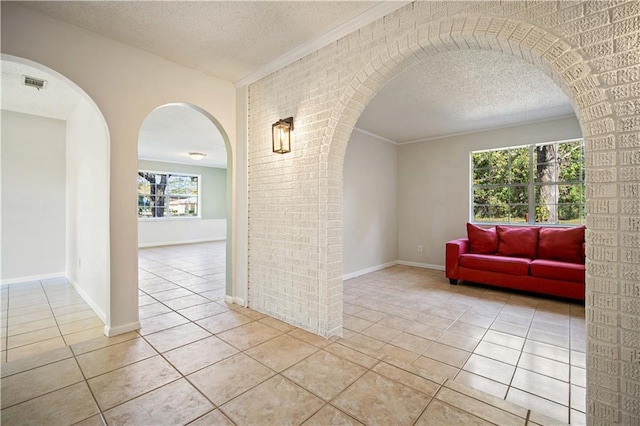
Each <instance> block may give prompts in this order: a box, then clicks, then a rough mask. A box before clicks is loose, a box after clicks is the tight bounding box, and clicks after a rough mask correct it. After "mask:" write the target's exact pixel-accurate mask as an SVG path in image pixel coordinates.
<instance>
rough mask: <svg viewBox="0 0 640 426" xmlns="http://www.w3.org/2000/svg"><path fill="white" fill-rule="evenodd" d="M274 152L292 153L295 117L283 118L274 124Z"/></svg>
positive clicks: (272, 127) (272, 128)
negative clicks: (292, 133)
mask: <svg viewBox="0 0 640 426" xmlns="http://www.w3.org/2000/svg"><path fill="white" fill-rule="evenodd" d="M271 130H272V132H273V152H277V153H278V154H286V153H287V152H291V131H292V130H293V117H289V118H283V119H282V120H278V121H277V122H276V123H273V125H272V126H271Z"/></svg>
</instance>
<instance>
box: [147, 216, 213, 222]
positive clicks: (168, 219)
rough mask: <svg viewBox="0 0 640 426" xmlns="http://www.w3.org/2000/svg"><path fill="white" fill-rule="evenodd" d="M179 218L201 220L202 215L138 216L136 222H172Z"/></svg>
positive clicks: (179, 219)
mask: <svg viewBox="0 0 640 426" xmlns="http://www.w3.org/2000/svg"><path fill="white" fill-rule="evenodd" d="M181 220H202V216H191V217H171V216H169V217H139V218H138V222H174V221H181Z"/></svg>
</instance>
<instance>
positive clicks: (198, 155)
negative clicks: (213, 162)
mask: <svg viewBox="0 0 640 426" xmlns="http://www.w3.org/2000/svg"><path fill="white" fill-rule="evenodd" d="M206 156H207V154H205V153H203V152H190V153H189V157H191V159H192V160H196V161H200V160H202V159H203V158H204V157H206Z"/></svg>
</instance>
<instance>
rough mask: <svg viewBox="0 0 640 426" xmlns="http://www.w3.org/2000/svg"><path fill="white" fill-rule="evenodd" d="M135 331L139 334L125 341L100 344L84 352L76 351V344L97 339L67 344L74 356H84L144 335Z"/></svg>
mask: <svg viewBox="0 0 640 426" xmlns="http://www.w3.org/2000/svg"><path fill="white" fill-rule="evenodd" d="M134 331H135V333H136V334H137V336H138V337H132V338H131V339H127V340H123V341H121V342H116V343H113V344H109V345H106V346H100V347H98V348H95V349H90V350H88V351H85V352H82V353H76V351H75V350H74V348H73V347H74V346H75V345H77V344H80V343H87V342H90V341H92V340H95V339H89V340H85V341H84V342H78V343H74V344H73V345H67V346H68V347H69V349H70V350H71V353H72V354H73V356H74V357H80V356H83V355H86V354H90V353H92V352H97V351H100V350H103V349H107V348H110V347H112V346H117V345H121V344H123V343H126V342H130V341H132V340H135V339H137V338H140V337H142V336H141V335H140V334H138V330H134ZM125 334H126V333H125ZM114 337H115V336H114ZM105 338H107V339H109V337H105Z"/></svg>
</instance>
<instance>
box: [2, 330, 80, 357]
mask: <svg viewBox="0 0 640 426" xmlns="http://www.w3.org/2000/svg"><path fill="white" fill-rule="evenodd" d="M49 328H55V329H56V330H58V333H59V334H58V335H57V336H53V337H48V338H46V339H41V340H37V341H35V342H30V343H24V344H22V345H18V346H13V347H11V348H10V347H9V337H16V336H22V335H24V334H29V333H34V332H38V331H42V330H47V329H49ZM58 337H62V338H63V335H62V334H60V328H59V327H58V326H57V325H52V326H51V327H45V328H41V329H39V330H33V331H28V332H26V333H21V334H14V335H13V336H6V338H7V346H6V349H5V350H7V351H8V350H14V349H20V348H24V347H25V346H29V345H37V344H38V343H43V342H46V341H47V340H53V339H57V338H58ZM63 340H64V338H63ZM65 346H68V345H65Z"/></svg>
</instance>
